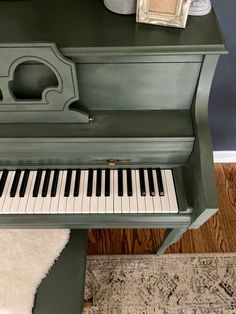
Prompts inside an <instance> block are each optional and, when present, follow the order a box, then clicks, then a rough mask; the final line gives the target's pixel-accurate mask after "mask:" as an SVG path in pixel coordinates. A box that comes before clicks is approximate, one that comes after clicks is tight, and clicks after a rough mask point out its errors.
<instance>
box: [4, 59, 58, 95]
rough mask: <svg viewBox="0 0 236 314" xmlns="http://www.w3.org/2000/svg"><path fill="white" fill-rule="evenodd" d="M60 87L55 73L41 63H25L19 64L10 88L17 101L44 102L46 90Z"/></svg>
mask: <svg viewBox="0 0 236 314" xmlns="http://www.w3.org/2000/svg"><path fill="white" fill-rule="evenodd" d="M50 87H54V88H55V87H58V80H57V77H56V75H55V73H54V72H53V71H52V70H51V69H50V68H49V67H48V66H47V65H45V64H43V63H40V62H34V63H30V62H24V63H21V64H19V65H18V66H17V67H16V69H15V72H14V79H13V81H11V82H9V88H10V90H11V93H12V95H13V96H14V98H15V99H16V100H22V99H24V100H42V94H43V91H44V90H45V89H46V88H50Z"/></svg>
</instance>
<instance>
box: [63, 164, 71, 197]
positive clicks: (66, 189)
mask: <svg viewBox="0 0 236 314" xmlns="http://www.w3.org/2000/svg"><path fill="white" fill-rule="evenodd" d="M71 177H72V170H71V169H68V170H67V174H66V185H65V191H64V196H65V197H69V195H70V186H71Z"/></svg>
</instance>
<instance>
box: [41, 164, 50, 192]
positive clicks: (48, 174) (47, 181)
mask: <svg viewBox="0 0 236 314" xmlns="http://www.w3.org/2000/svg"><path fill="white" fill-rule="evenodd" d="M50 175H51V170H46V173H45V177H44V182H43V188H42V197H46V196H47V194H48V185H49V180H50Z"/></svg>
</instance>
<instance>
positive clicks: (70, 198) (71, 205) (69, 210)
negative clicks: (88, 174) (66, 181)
mask: <svg viewBox="0 0 236 314" xmlns="http://www.w3.org/2000/svg"><path fill="white" fill-rule="evenodd" d="M75 177H76V170H73V171H72V175H71V185H70V194H69V196H68V197H67V202H66V213H67V214H72V213H73V212H74V202H75V197H74V186H75Z"/></svg>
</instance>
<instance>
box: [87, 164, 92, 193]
mask: <svg viewBox="0 0 236 314" xmlns="http://www.w3.org/2000/svg"><path fill="white" fill-rule="evenodd" d="M92 193H93V169H89V173H88V187H87V196H88V197H91V196H92Z"/></svg>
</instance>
